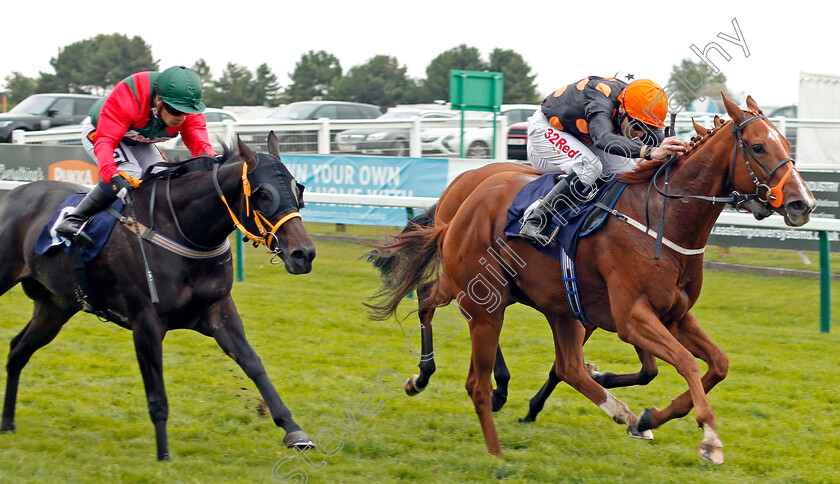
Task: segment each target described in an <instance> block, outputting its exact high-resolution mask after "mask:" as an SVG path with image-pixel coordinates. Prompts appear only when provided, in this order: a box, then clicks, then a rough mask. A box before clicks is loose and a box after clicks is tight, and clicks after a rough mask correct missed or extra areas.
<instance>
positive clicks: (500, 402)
mask: <svg viewBox="0 0 840 484" xmlns="http://www.w3.org/2000/svg"><path fill="white" fill-rule="evenodd" d="M491 400H492V401H493V411H494V412H498V411H499V410H501V409H502V407H504V406H505V403H507V395H504V394H502V393H501V392H499V391H498V390H493V395H491Z"/></svg>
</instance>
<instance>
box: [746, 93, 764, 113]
mask: <svg viewBox="0 0 840 484" xmlns="http://www.w3.org/2000/svg"><path fill="white" fill-rule="evenodd" d="M747 109H749V110H750V111H755V112H757V113H758V114H764V112H763V111H762V110H761V108H760V107H758V104H757V103H756V102H755V100H754V99H753V98H752V96H747Z"/></svg>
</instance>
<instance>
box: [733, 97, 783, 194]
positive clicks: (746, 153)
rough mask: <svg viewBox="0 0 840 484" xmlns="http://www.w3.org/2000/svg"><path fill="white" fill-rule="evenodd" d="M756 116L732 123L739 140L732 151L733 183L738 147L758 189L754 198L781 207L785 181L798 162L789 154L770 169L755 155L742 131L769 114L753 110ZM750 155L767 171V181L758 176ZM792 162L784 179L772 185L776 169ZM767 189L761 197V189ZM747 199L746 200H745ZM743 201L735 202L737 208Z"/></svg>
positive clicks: (736, 137)
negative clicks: (764, 181) (762, 181)
mask: <svg viewBox="0 0 840 484" xmlns="http://www.w3.org/2000/svg"><path fill="white" fill-rule="evenodd" d="M751 114H753V115H754V116H753V117H752V118H747V119H745V120H744V121H743V122H741V123H740V124H735V122H734V121H733V124H732V132H733V134H734V135H735V139H736V140H737V141H738V144H737V145H736V146H735V147H734V148H733V151H732V169H731V177H732V184H733V188H734V184H735V162H736V160H737V158H738V148H739V147H740V149H741V155H742V156H743V157H744V164H745V165H746V166H747V171H749V173H750V178H751V179H752V182H753V184H755V187H756V191H755V196H754V197H752V199H755V200H758V201H759V202H760V203H763V204H769V205H770V206H771V207H776V208H779V207H781V206H782V204H783V203H784V194H782V187H783V186H784V184H785V182H786V181H787V179H788V177H789V176H790V174H791V172H793V170H795V169H796V168H795V165H796V162H795V161H794V160H793V158H791V157H790V156H788V157H787V158H785V159H783V160H782V161H780V162H779V163H778V164H777V165H776V166H774V167H773V169H772V170H768V169H767V167H766V166H764V165H763V164H762V163H761V162H760V161H758V159H757V158H756V156H755V152H754V151H753V149H752V148H751V147H749V146H747V142H746V141H745V140H744V135H743V133H742V131H743V129H744V127H745V126H747V125H748V124H750V123H752V122H753V121H757V120H759V119H767V116H765V115H763V114H758V113H756V112H751ZM750 155H752V156H751V157H752V161H755V162H756V163H757V164H758V166H760V167H761V168H762V169H763V170H764V171H766V172H767V183H761V182H760V181H759V179H758V176H757V175H756V174H755V171H754V170H753V168H752V164H751V163H750ZM788 162H790V163H791V165H790V166H789V167H788V170H787V172H786V173H785V174H784V175H782V179H781V180H779V183H778V184H777V185H776V186H775V187H772V188H771V187H770V185H769V183H770V180H772V179H773V174H774V173H776V170H778V169H779V168H781V167H782V165H784V164H786V163H788ZM762 189H764V190H766V194H765V197H764V198H762V197H761V190H762ZM733 193H738V192H737V191H734V190H733ZM744 201H746V200H744ZM741 203H744V202H743V201H742V202H740V203H738V204H734V203H733V206H735V208H738V207H739V206H740V204H741Z"/></svg>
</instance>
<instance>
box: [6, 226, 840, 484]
mask: <svg viewBox="0 0 840 484" xmlns="http://www.w3.org/2000/svg"><path fill="white" fill-rule="evenodd" d="M317 246H318V257H317V259H316V260H315V270H314V272H313V273H312V274H309V275H305V276H291V275H289V274H286V273H284V272H283V271H282V269H281V268H280V267H275V266H271V265H270V264H269V263H268V257H267V256H265V255H264V254H263V253H262V251H260V250H256V249H251V248H248V249H247V250H246V279H245V281H244V282H241V283H239V282H238V283H236V284H235V286H234V298H235V300H236V302H237V307H238V308H239V311H240V314H241V315H242V318H243V321H244V322H245V327H246V332H247V334H248V337H249V340H250V341H251V343H252V345H253V346H254V348H255V350H256V351H257V353H258V354H259V355H260V357H261V358H262V361H263V363H264V364H265V366H266V369H267V371H268V374H269V377H270V378H271V379H272V381H273V382H274V384H275V386H276V387H277V389H278V391H279V392H280V394H281V396H282V397H283V399H284V402H285V403H286V404H287V405H288V406H289V408H290V409H291V410H292V413H293V415H294V416H295V418H296V420H297V421H298V423H299V424H301V426H302V427H303V428H304V430H306V431H307V433H309V435H310V437H313V438H315V436H316V435H318V434H319V433H320V434H321V435H322V436H328V435H330V431H332V432H335V435H336V436H337V437H336V440H334V441H333V443H332V444H330V445H329V446H325V448H328V449H338V447H337V446H338V445H342V447H341V448H340V450H339V451H336V453H335V455H332V456H330V457H323V456H320V455H319V454H318V453H317V452H316V451H310V452H309V453H308V454H307V456H308V457H310V458H311V461H312V463H311V466H310V464H306V463H305V462H304V461H303V460H301V459H298V458H296V456H297V454H295V453H294V452H293V451H290V450H287V449H285V448H284V447H283V446H282V437H283V432H282V430H280V429H278V428H276V427H275V426H274V424H273V423H272V421H271V419H270V418H269V417H267V416H264V415H263V412H261V408H260V398H259V394H258V392H257V390H256V388H255V387H254V385H253V384H252V383H251V382H250V381H249V380H248V379H247V378H246V377H245V375H244V374H243V372H242V371H241V370H240V369H239V367H238V366H237V365H236V364H235V363H234V362H233V361H231V360H230V359H229V358H227V357H226V356H225V355H224V354H223V353H222V351H221V350H220V349H219V348H218V347H217V346H216V344H215V343H214V342H213V341H212V340H210V339H208V338H206V337H203V336H201V335H199V334H197V333H193V332H189V331H175V332H172V333H170V334H169V335H168V336H167V338H166V340H165V341H164V377H165V379H166V385H167V393H168V397H169V407H170V417H169V425H168V428H169V442H170V451H171V455H172V460H171V461H170V462H165V463H158V462H156V461H155V450H154V432H153V429H152V426H151V423H150V422H149V418H148V413H147V410H146V401H145V394H144V391H143V384H142V380H141V377H140V373H139V370H138V367H137V363H136V360H135V357H134V351H133V347H132V340H131V335H130V333H129V332H128V331H125V330H123V329H120V328H118V327H117V326H115V325H113V324H111V323H104V322H100V321H98V320H96V319H95V318H93V317H91V316H89V315H78V316H76V317H74V318H73V319H72V320H71V321H70V323H68V324H67V325H66V326H65V328H64V330H63V331H62V333H61V334H60V335H59V336H58V338H56V340H55V341H54V342H53V343H51V344H50V345H48V346H47V347H45V348H44V349H42V350H40V351H39V352H37V353H36V354H35V355H34V356H33V358H32V360H31V361H30V363H29V364H28V366H27V367H26V369H25V370H24V372H23V375H22V382H21V387H20V391H19V397H18V407H17V408H18V411H17V416H16V423H17V427H18V431H17V433H16V434H2V435H0V459H1V460H2V465H0V482H45V481H59V482H82V481H84V482H104V481H108V482H207V481H211V480H212V481H221V482H232V481H236V482H240V481H253V482H271V481H272V480H273V478H275V477H276V478H279V477H280V476H284V475H287V476H288V477H289V479H291V480H292V482H295V481H296V480H297V479H296V478H294V477H292V475H293V474H288V473H289V472H291V471H293V469H296V468H299V469H301V470H302V472H305V473H306V475H307V477H308V479H309V480H310V481H311V482H371V481H373V482H394V481H402V480H404V481H424V482H468V481H491V480H493V481H495V480H504V481H507V482H645V483H651V482H654V483H658V482H663V483H664V482H684V481H691V482H701V483H702V482H710V483H711V482H755V481H758V480H761V481H762V482H809V483H810V482H837V481H840V471H838V469H837V467H836V462H838V461H840V450H838V447H837V438H838V435H840V434H838V432H840V412H838V410H840V387H839V386H838V385H839V384H838V381H840V380H838V378H837V375H836V368H837V366H838V362H840V357H838V353H837V347H838V338H837V331H838V329H837V324H836V323H835V325H834V326H835V327H834V328H833V330H834V333H830V334H821V333H819V298H818V294H819V287H818V282H817V281H810V280H803V279H793V278H767V277H761V276H755V275H741V274H728V273H720V272H714V271H707V272H706V275H705V284H704V289H703V293H702V296H701V298H700V301H699V302H698V304H697V306H696V307H695V309H694V312H695V314H696V315H697V316H698V317H699V319H700V321H701V323H702V324H703V326H704V328H705V330H706V331H707V333H709V335H710V336H711V337H712V339H713V340H714V341H715V342H716V343H717V344H718V345H719V346H720V347H721V348H722V349H723V350H724V351H726V352H727V354H728V355H729V358H730V373H729V376H728V378H727V379H726V380H724V381H723V382H722V383H721V384H719V385H718V387H716V388H715V389H714V390H713V391H712V392H711V393H710V394H709V399H710V403H711V404H712V406H713V408H714V409H715V411H716V415H717V425H718V429H719V431H720V434H721V438H722V439H723V442H724V445H725V452H726V459H727V462H726V464H724V465H723V466H721V467H712V466H711V465H709V464H707V463H705V462H703V461H701V460H700V458H699V457H698V456H697V445H698V443H699V441H700V439H701V438H702V432H701V431H700V430H699V429H697V426H696V422H695V421H694V413H693V412H692V413H690V414H689V415H688V416H686V417H684V418H682V419H679V420H675V421H672V422H669V423H667V424H665V425H664V426H662V427H660V428H659V429H656V430H655V431H654V433H655V435H656V440H654V441H639V440H634V439H629V438H627V437H626V436H625V435H624V429H623V428H622V427H620V426H618V425H616V424H615V423H613V422H612V421H611V420H610V419H609V418H608V417H607V416H606V415H605V414H604V413H603V412H602V411H601V410H599V409H598V408H597V407H596V406H595V405H593V404H592V403H591V402H589V401H588V400H587V399H585V398H584V397H583V396H581V395H580V394H578V393H577V392H576V391H574V390H573V389H571V388H570V387H568V386H567V385H560V386H559V387H558V388H557V390H556V391H555V393H554V395H552V397H551V398H550V399H549V401H548V403H547V405H546V408H545V410H544V411H543V413H542V414H541V415H540V417H539V418H538V419H537V421H536V422H535V423H531V424H520V423H518V422H517V418H518V417H522V416H524V414H525V413H526V412H527V402H528V399H529V398H530V397H531V396H532V395H533V393H534V392H535V391H536V390H537V389H538V388H539V387H540V385H541V384H542V382H543V381H544V379H545V376H546V374H547V372H548V369H549V367H550V365H551V362H552V360H553V350H552V344H551V335H550V331H549V329H548V326H547V324H545V322H544V320H543V318H542V317H541V316H540V315H539V314H537V313H536V312H535V311H533V310H530V309H528V308H525V307H519V306H515V307H512V308H510V309H509V310H508V315H507V318H506V323H505V328H504V330H503V332H502V345H503V348H504V350H505V356H506V359H507V362H508V364H509V366H510V369H511V373H512V375H513V378H512V380H511V393H510V395H509V400H508V404H507V406H506V407H505V408H504V409H503V410H502V411H501V412H499V413H498V414H496V424H497V427H498V431H499V436H500V438H501V440H502V446H503V449H504V451H505V458H504V459H499V458H496V457H494V456H490V455H488V454H487V453H486V451H485V446H484V442H483V438H482V434H481V429H480V427H479V425H478V420H477V418H476V417H475V412H474V410H473V408H472V403H471V401H470V399H469V397H468V396H467V394H466V392H465V390H464V379H465V377H466V372H467V368H468V365H469V335H468V331H467V329H466V327H464V328H463V329H462V330H461V331H459V332H458V333H457V334H455V335H454V336H453V337H452V338H451V339H448V340H442V339H439V340H438V341H439V342H440V345H441V346H440V350H439V353H438V354H437V357H436V360H437V368H438V371H437V373H435V375H434V377H433V378H432V381H431V383H430V385H429V387H428V389H427V390H426V391H425V392H424V393H422V394H420V395H419V396H416V397H413V398H409V397H407V396H406V395H405V394H404V393H403V392H402V391H401V388H400V386H399V385H398V384H397V383H396V382H395V381H393V380H389V379H388V378H385V379H383V384H384V386H385V388H388V389H389V390H390V391H391V392H393V397H392V398H388V395H387V394H386V393H385V391H383V390H382V389H381V387H378V386H377V385H376V384H375V383H374V382H372V379H373V378H374V377H376V376H377V374H379V373H380V372H382V371H383V370H384V369H392V370H394V372H396V373H397V374H399V376H400V378H401V379H404V378H407V377H408V376H410V375H411V374H413V373H416V360H415V359H414V358H412V357H411V355H410V354H409V353H408V352H407V351H406V348H405V335H406V333H407V331H408V330H409V329H410V328H411V327H412V326H413V325H414V324H416V319H415V317H414V315H409V314H408V313H409V312H410V311H411V310H412V309H413V306H414V304H416V301H415V300H406V301H405V302H404V303H403V305H402V306H401V314H402V315H404V316H408V319H406V320H405V322H404V323H402V324H401V325H400V324H398V323H396V322H393V321H389V322H372V321H369V320H368V319H367V314H366V311H365V308H364V307H363V306H362V304H361V303H362V301H364V299H365V298H366V297H367V296H369V295H370V294H372V293H373V292H374V290H375V289H376V287H377V285H378V284H377V283H378V280H377V277H376V274H375V273H374V271H373V270H372V268H370V267H369V266H368V265H366V264H365V263H364V262H362V261H360V260H359V256H360V255H362V253H363V252H364V251H365V248H364V247H361V246H359V245H355V244H347V243H333V242H318V244H317ZM832 300H833V307H832V313H833V314H834V315H837V314H840V304H839V303H838V302H839V301H840V290H838V289H837V288H836V287H833V288H832ZM0 308H2V309H0V311H2V312H0V341H5V342H8V341H9V340H10V339H11V338H12V337H13V336H14V335H15V334H17V332H18V331H20V329H21V328H22V327H23V326H24V324H25V322H26V321H27V320H28V318H29V314H30V312H31V304H30V302H29V301H28V299H26V298H25V296H23V294H22V291H21V290H20V289H19V288H15V289H14V290H12V291H11V292H10V293H8V294H7V295H5V296H3V297H2V298H1V299H0ZM447 310H448V311H449V312H450V313H452V314H455V310H453V309H452V308H451V307H450V308H448V309H447ZM461 321H462V322H463V320H461ZM835 321H836V316H835ZM585 352H586V357H587V360H588V361H592V362H597V363H598V364H599V365H600V366H601V368H602V370H603V369H608V370H610V371H613V372H631V371H636V370H637V369H638V368H639V363H638V360H637V358H636V355H635V352H634V351H633V349H632V348H631V347H630V346H628V345H626V344H624V343H622V342H620V341H619V340H618V338H617V337H616V336H615V335H614V334H609V333H605V332H603V331H600V332H596V334H595V335H594V336H593V337H592V339H591V340H590V342H589V343H588V344H587V346H586V348H585ZM7 353H8V344H7V343H3V346H2V349H0V358H3V359H5V357H6V355H7ZM0 381H2V382H5V377H4V376H0ZM685 388H686V385H685V382H684V380H682V378H681V377H680V376H679V375H678V374H677V373H676V371H675V370H674V369H673V368H672V367H670V366H669V365H667V364H661V365H660V374H659V376H658V377H657V378H656V380H654V381H653V382H652V383H651V384H649V385H647V386H644V387H632V388H625V389H615V390H613V391H612V393H613V394H615V395H616V396H617V397H619V398H621V399H622V400H624V401H625V402H626V403H628V404H629V405H630V407H631V408H632V409H633V410H634V411H636V412H639V411H641V409H642V408H644V407H646V406H658V407H660V408H661V407H664V406H666V405H667V404H668V403H669V402H670V400H671V399H672V398H674V397H675V396H676V395H678V394H679V393H681V392H682V391H684V390H685ZM366 390H370V391H371V392H376V393H375V394H376V396H375V397H374V398H373V399H372V400H371V403H370V406H369V407H368V415H363V414H362V412H361V411H360V408H362V409H363V408H364V402H363V401H362V400H359V398H364V396H365V395H373V393H366V392H365V391H366ZM360 395H361V397H360ZM380 398H381V408H380V409H379V410H378V412H376V413H374V412H373V411H372V409H375V408H376V407H375V405H374V404H376V403H378V402H379V401H380ZM359 403H361V405H358V404H359ZM348 409H349V412H351V413H352V414H353V417H354V418H355V425H353V424H352V421H351V419H350V417H349V414H348ZM339 440H340V443H339ZM316 456H317V457H316ZM284 459H290V460H288V461H285V462H284ZM316 469H317V470H316ZM273 470H274V475H273V473H272V471H273Z"/></svg>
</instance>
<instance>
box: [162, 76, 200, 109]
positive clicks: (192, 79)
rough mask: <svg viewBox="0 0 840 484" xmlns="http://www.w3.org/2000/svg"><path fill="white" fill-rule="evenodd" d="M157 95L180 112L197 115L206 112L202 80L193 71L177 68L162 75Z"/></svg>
mask: <svg viewBox="0 0 840 484" xmlns="http://www.w3.org/2000/svg"><path fill="white" fill-rule="evenodd" d="M155 94H157V95H158V96H160V99H161V100H162V101H163V102H165V103H166V104H168V105H170V106H172V107H173V108H175V109H177V110H178V111H181V112H184V113H188V114H197V113H201V112H203V111H204V108H205V107H206V106H204V103H203V102H201V79H199V77H198V74H196V73H195V71H193V70H192V69H189V68H187V67H184V66H175V67H170V68H169V69H166V70H165V71H163V72H161V73H160V76H159V77H158V79H157V81H156V82H155Z"/></svg>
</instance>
